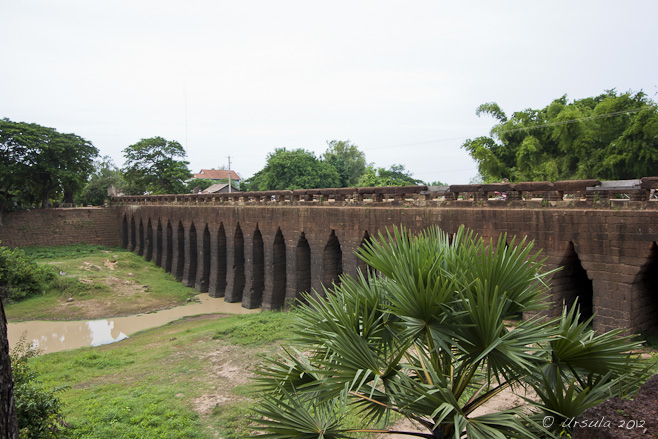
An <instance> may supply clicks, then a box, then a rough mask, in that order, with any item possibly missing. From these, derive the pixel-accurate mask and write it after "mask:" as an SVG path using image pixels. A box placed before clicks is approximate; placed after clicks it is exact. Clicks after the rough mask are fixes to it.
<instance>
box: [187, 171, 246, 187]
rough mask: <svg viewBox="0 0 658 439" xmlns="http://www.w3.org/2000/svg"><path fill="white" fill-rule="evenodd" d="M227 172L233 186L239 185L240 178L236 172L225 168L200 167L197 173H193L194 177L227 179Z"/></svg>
mask: <svg viewBox="0 0 658 439" xmlns="http://www.w3.org/2000/svg"><path fill="white" fill-rule="evenodd" d="M229 172H230V176H231V183H233V185H234V186H237V187H240V181H241V180H242V179H241V178H240V176H239V175H238V173H237V172H235V171H233V170H231V171H228V170H226V169H202V170H201V172H199V173H198V174H194V178H204V179H207V180H215V181H221V180H227V179H228V178H229Z"/></svg>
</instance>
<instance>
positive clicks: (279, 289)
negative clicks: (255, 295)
mask: <svg viewBox="0 0 658 439" xmlns="http://www.w3.org/2000/svg"><path fill="white" fill-rule="evenodd" d="M286 261H287V259H286V241H285V238H284V237H283V232H282V231H281V227H277V230H276V234H275V235H274V242H273V243H272V263H271V266H272V271H271V276H272V293H271V296H270V298H269V300H268V301H267V303H266V304H264V306H265V307H267V308H269V309H282V308H283V307H284V305H285V300H286V285H287V282H288V274H287V263H286Z"/></svg>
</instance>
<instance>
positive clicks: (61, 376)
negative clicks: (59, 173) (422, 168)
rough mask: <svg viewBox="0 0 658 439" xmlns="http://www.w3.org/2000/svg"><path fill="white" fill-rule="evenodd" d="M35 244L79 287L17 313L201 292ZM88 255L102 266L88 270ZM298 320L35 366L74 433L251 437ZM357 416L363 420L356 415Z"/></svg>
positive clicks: (232, 320) (213, 328) (101, 253)
mask: <svg viewBox="0 0 658 439" xmlns="http://www.w3.org/2000/svg"><path fill="white" fill-rule="evenodd" d="M30 251H31V252H34V253H31V254H32V255H33V256H35V257H38V260H39V262H40V263H56V264H53V265H55V266H57V267H58V268H59V269H60V270H61V271H65V272H66V273H67V276H61V278H62V279H67V280H66V281H65V282H72V284H71V287H70V289H69V290H66V294H62V293H61V292H56V291H51V292H48V293H46V294H44V295H43V296H42V297H38V298H34V299H29V300H28V301H26V302H25V303H27V304H33V306H35V307H36V306H38V307H41V310H40V311H34V312H33V311H30V309H29V307H27V306H25V305H24V303H23V302H21V303H18V304H13V305H10V306H8V309H9V310H10V312H12V313H13V315H14V318H16V317H19V318H20V317H23V318H25V317H26V316H29V315H44V316H50V317H51V318H52V317H56V313H57V311H56V310H57V309H62V307H65V308H64V309H66V310H67V311H69V312H70V314H67V317H68V316H70V315H73V314H74V313H73V312H72V311H70V309H71V308H70V307H72V306H78V305H79V308H80V310H81V311H80V313H83V312H84V311H85V310H88V309H89V308H90V307H91V306H94V305H97V304H98V303H99V302H98V301H99V298H100V297H102V298H103V300H106V301H107V305H106V306H105V307H104V309H103V312H106V313H108V315H117V314H118V313H120V312H122V311H123V310H125V309H126V308H125V306H124V304H123V303H122V302H123V301H124V300H126V301H127V302H130V301H139V300H141V299H142V296H149V297H150V296H153V297H156V298H161V300H156V301H153V302H151V304H150V305H149V306H165V305H166V304H169V303H176V302H183V301H184V300H185V298H187V297H190V295H192V294H193V293H194V290H191V289H189V288H185V287H182V286H181V285H180V283H178V282H175V281H174V280H173V279H172V278H171V276H169V275H168V274H166V273H164V272H163V271H162V270H161V269H160V268H158V267H156V266H155V265H153V264H152V263H148V262H145V261H144V260H143V259H142V258H141V257H139V256H137V255H134V254H132V253H130V252H127V251H124V250H120V249H113V248H111V249H108V248H90V247H89V246H72V247H67V248H65V249H62V248H61V247H58V248H55V249H53V248H50V249H48V248H47V249H32V250H30ZM106 260H109V261H110V262H112V261H116V267H115V270H109V269H107V267H105V265H104V263H105V261H106ZM85 262H86V263H87V264H91V265H96V266H98V267H104V268H102V269H101V270H97V269H95V268H91V269H90V268H89V265H87V264H85ZM113 263H114V262H113ZM129 273H132V275H129ZM69 276H70V277H69ZM77 276H83V277H84V278H88V279H91V280H92V281H93V282H92V284H85V285H88V286H90V288H89V289H85V290H84V291H81V292H75V291H76V290H75V288H78V286H77V283H80V282H79V280H78V279H79V277H77ZM108 277H119V278H120V279H122V282H125V281H129V282H132V283H131V284H130V285H132V286H133V287H134V286H136V287H138V290H139V289H142V290H144V289H143V286H147V287H148V292H146V293H145V292H144V291H142V292H139V293H137V292H135V293H134V294H133V295H132V296H128V298H127V299H124V298H123V297H122V296H119V295H118V294H117V293H116V291H112V292H111V293H110V294H107V293H106V292H104V291H103V289H102V288H99V289H98V291H96V290H95V289H94V288H93V285H96V284H98V285H102V284H103V282H104V280H106V279H107V278H108ZM70 295H74V302H73V303H72V304H69V305H66V304H64V305H63V304H62V298H66V297H69V296H70ZM37 299H38V300H37ZM64 303H66V302H65V299H64ZM22 306H25V308H22ZM66 307H69V308H66ZM154 309H157V308H154ZM31 312H33V314H30V313H31ZM293 319H294V313H277V312H263V313H260V314H247V315H237V316H230V317H220V316H216V315H207V316H197V317H191V318H185V319H182V320H179V321H176V322H173V323H170V324H168V325H165V326H162V327H160V328H156V329H152V330H148V331H143V332H141V333H138V334H135V335H133V336H131V337H130V338H128V339H126V340H123V341H121V342H118V343H115V344H111V345H105V346H99V347H95V348H83V349H76V350H71V351H65V352H58V353H52V354H47V355H42V356H39V357H36V358H33V359H31V360H30V364H31V365H32V366H33V369H34V370H35V371H36V372H37V373H38V374H39V377H40V379H41V381H42V382H43V385H44V386H45V387H48V388H52V387H57V386H67V387H68V389H67V390H66V391H64V392H62V393H60V394H58V396H60V398H61V399H62V400H63V402H64V403H65V409H64V417H65V420H66V422H68V423H69V424H70V425H71V428H70V429H69V430H68V433H69V434H68V436H69V437H72V438H76V439H83V438H84V439H91V438H95V439H105V438H107V439H110V438H120V439H122V438H126V439H128V438H137V437H139V438H149V439H150V438H153V439H155V438H190V439H195V438H203V439H210V438H231V439H238V438H249V437H252V436H253V434H252V432H251V430H250V428H251V427H252V421H250V419H249V418H250V417H251V416H252V412H251V407H252V405H253V398H254V394H253V392H254V390H255V388H254V386H253V385H252V383H251V382H250V380H249V376H250V375H251V372H250V370H252V369H253V368H254V367H255V366H256V365H257V364H258V362H259V361H260V359H261V358H263V356H265V355H267V354H270V353H273V352H275V351H277V350H278V349H279V345H280V344H281V343H283V344H285V343H286V340H288V339H289V338H290V334H291V324H292V321H293ZM648 352H649V355H651V356H652V357H653V358H652V359H648V360H647V361H653V363H654V367H655V368H656V369H655V370H656V372H658V366H656V364H655V363H656V360H658V354H657V353H656V351H655V350H650V349H648ZM349 416H350V417H351V418H352V419H353V423H354V425H359V421H360V420H359V417H358V415H356V414H354V413H351V414H349Z"/></svg>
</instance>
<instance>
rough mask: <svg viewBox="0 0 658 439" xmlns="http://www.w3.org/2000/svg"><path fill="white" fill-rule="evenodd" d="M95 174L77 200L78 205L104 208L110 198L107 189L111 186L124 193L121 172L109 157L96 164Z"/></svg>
mask: <svg viewBox="0 0 658 439" xmlns="http://www.w3.org/2000/svg"><path fill="white" fill-rule="evenodd" d="M94 168H95V170H94V172H93V173H92V174H91V176H90V177H89V181H88V182H87V184H86V185H85V187H84V189H83V190H82V192H81V193H80V196H79V197H77V198H76V203H81V204H85V205H91V206H102V205H103V203H104V202H105V200H106V199H107V198H108V196H107V189H108V188H109V187H110V185H112V186H114V187H115V188H116V189H117V190H119V191H122V190H123V187H124V186H125V184H126V183H125V181H124V179H123V174H122V173H121V170H120V169H119V168H118V167H117V166H116V165H115V164H114V162H113V161H112V159H111V158H110V157H109V156H105V157H103V158H101V159H100V160H97V161H96V162H94Z"/></svg>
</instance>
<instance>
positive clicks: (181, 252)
mask: <svg viewBox="0 0 658 439" xmlns="http://www.w3.org/2000/svg"><path fill="white" fill-rule="evenodd" d="M176 238H177V239H176V250H177V252H176V260H175V261H174V262H175V264H174V277H175V278H176V280H177V281H179V282H180V281H182V280H183V271H184V270H185V228H184V227H183V222H182V221H179V222H178V230H177V231H176Z"/></svg>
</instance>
